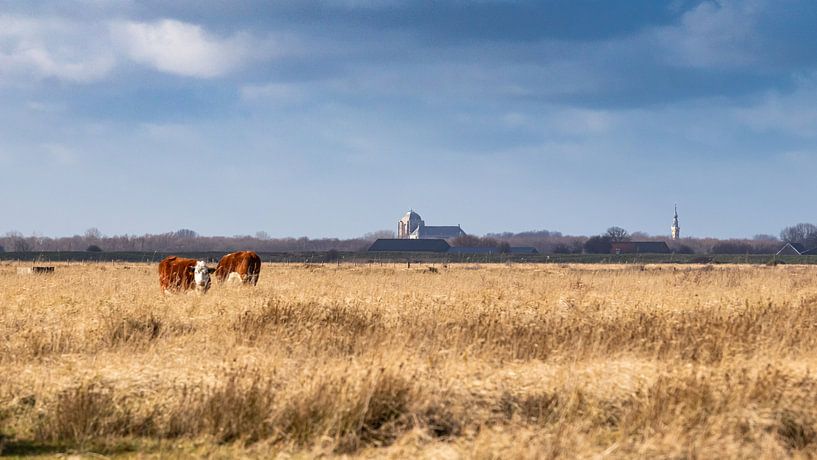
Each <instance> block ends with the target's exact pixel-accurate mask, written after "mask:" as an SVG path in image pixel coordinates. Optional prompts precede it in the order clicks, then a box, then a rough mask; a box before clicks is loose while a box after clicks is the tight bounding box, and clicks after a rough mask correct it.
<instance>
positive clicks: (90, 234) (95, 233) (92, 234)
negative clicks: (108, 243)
mask: <svg viewBox="0 0 817 460" xmlns="http://www.w3.org/2000/svg"><path fill="white" fill-rule="evenodd" d="M101 238H102V232H100V231H99V229H98V228H96V227H91V228H89V229H88V230H85V239H86V240H89V241H98V240H100V239H101Z"/></svg>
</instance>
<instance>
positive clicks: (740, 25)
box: [645, 0, 763, 68]
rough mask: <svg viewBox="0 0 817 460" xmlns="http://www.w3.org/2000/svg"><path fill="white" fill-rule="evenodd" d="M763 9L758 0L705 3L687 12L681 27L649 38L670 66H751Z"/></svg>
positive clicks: (679, 25)
mask: <svg viewBox="0 0 817 460" xmlns="http://www.w3.org/2000/svg"><path fill="white" fill-rule="evenodd" d="M762 10H763V5H762V4H761V2H760V1H758V0H747V1H741V2H736V1H731V0H726V1H722V2H704V3H701V4H700V5H698V6H697V7H696V8H694V9H692V10H690V11H688V12H686V13H685V14H684V15H683V16H682V17H681V22H680V24H678V25H674V26H669V27H662V28H658V29H655V30H653V31H652V32H651V33H650V34H648V36H647V37H645V38H647V39H651V40H654V41H655V43H656V45H657V46H658V47H659V50H661V51H663V52H664V58H665V62H667V63H668V64H670V65H677V66H689V67H704V68H719V67H736V66H743V65H748V64H752V63H753V62H755V60H756V57H755V53H754V52H753V48H754V47H755V45H756V40H757V39H758V36H757V34H756V31H755V28H756V25H757V22H758V20H759V18H760V15H761V14H762V13H763V11H762Z"/></svg>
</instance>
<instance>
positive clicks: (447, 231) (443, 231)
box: [417, 225, 465, 238]
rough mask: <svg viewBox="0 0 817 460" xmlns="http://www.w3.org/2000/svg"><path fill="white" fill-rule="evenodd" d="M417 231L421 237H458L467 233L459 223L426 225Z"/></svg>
mask: <svg viewBox="0 0 817 460" xmlns="http://www.w3.org/2000/svg"><path fill="white" fill-rule="evenodd" d="M417 231H418V232H419V235H420V237H421V238H456V237H458V236H462V235H464V234H465V232H463V231H462V229H461V228H460V227H459V226H458V225H426V226H423V227H421V228H418V229H417Z"/></svg>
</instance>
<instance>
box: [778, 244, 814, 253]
mask: <svg viewBox="0 0 817 460" xmlns="http://www.w3.org/2000/svg"><path fill="white" fill-rule="evenodd" d="M806 252H810V251H806V247H805V246H803V245H802V244H800V243H786V244H785V246H783V247H782V248H780V250H779V251H777V255H778V256H802V255H803V254H805V253H806Z"/></svg>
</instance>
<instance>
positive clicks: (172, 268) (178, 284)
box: [159, 256, 197, 291]
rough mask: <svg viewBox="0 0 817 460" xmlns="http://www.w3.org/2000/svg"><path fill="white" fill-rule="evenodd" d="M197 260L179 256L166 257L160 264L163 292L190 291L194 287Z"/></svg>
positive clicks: (160, 280) (160, 282) (160, 281)
mask: <svg viewBox="0 0 817 460" xmlns="http://www.w3.org/2000/svg"><path fill="white" fill-rule="evenodd" d="M196 262H197V261H196V259H186V258H182V257H177V256H168V257H165V258H164V259H163V260H162V261H161V262H159V284H160V285H161V287H162V290H165V291H166V290H179V289H188V288H189V287H190V286H192V285H193V283H194V281H193V272H192V270H191V268H193V267H195V266H196Z"/></svg>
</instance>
